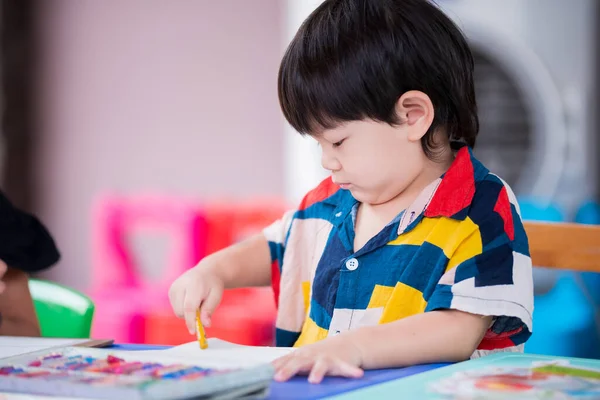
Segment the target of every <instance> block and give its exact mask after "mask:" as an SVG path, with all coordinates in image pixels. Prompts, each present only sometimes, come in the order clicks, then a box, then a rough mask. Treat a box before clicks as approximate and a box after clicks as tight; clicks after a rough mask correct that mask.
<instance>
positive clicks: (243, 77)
mask: <svg viewBox="0 0 600 400" xmlns="http://www.w3.org/2000/svg"><path fill="white" fill-rule="evenodd" d="M319 3H320V1H318V0H251V1H244V0H220V1H209V0H178V1H168V0H120V1H117V0H105V1H98V0H96V1H93V0H84V1H76V0H47V1H42V0H18V1H17V0H14V1H9V0H5V1H3V2H2V10H1V19H2V34H1V35H2V39H1V40H2V42H1V43H2V45H1V46H2V64H1V70H2V89H3V91H2V105H3V108H2V137H1V139H2V143H1V146H0V149H1V154H2V162H1V171H2V188H3V190H4V191H5V192H6V193H7V195H8V197H9V198H10V199H11V200H12V201H13V202H14V203H15V204H16V205H17V206H19V207H21V208H23V209H26V210H28V211H30V212H33V213H35V214H36V215H38V216H39V217H40V218H41V219H42V221H44V223H46V224H47V226H48V228H49V229H50V231H51V232H52V233H53V235H54V236H55V239H56V241H57V243H58V245H59V248H60V250H61V252H62V260H61V261H60V263H59V264H58V265H56V266H55V267H54V268H53V269H51V270H50V271H48V272H47V273H45V274H43V277H44V278H47V279H50V280H53V281H56V282H58V283H60V284H63V285H66V286H69V287H71V288H74V289H76V290H78V291H81V292H83V293H84V294H86V295H87V296H89V297H90V298H91V299H92V300H93V302H94V304H95V316H94V325H93V328H92V335H93V336H95V337H110V338H114V339H115V340H117V341H120V342H131V343H160V344H178V343H184V342H188V341H190V340H193V338H192V337H190V336H189V334H188V333H187V331H186V329H185V327H184V325H183V323H182V322H181V321H179V320H176V319H175V318H174V317H173V316H172V315H171V310H170V308H169V306H168V301H167V298H166V295H167V290H168V287H169V285H170V283H171V282H172V280H173V279H174V278H175V277H176V276H178V275H179V274H180V273H182V272H183V271H185V270H186V269H187V268H189V267H190V266H192V265H194V264H195V263H196V262H197V261H198V260H200V259H201V258H202V257H203V256H205V255H206V254H210V253H211V252H214V251H216V250H218V249H220V248H223V247H225V246H227V245H229V244H231V243H234V242H236V241H238V240H240V239H241V238H243V237H245V236H247V235H249V234H251V233H254V232H257V231H258V230H260V229H261V228H262V227H264V226H266V225H267V224H269V223H270V222H272V221H273V220H275V219H276V218H277V217H278V216H279V215H280V214H281V213H282V212H283V211H284V210H286V209H287V208H288V207H291V206H293V205H294V204H296V202H297V201H298V200H299V198H300V197H301V196H302V195H303V194H304V193H305V192H306V191H307V190H309V189H311V188H312V187H313V186H314V185H315V184H316V183H317V182H318V181H319V180H320V179H322V178H323V177H324V176H326V173H325V171H323V170H322V169H321V168H320V165H319V154H318V148H317V146H315V145H314V144H312V142H311V141H310V139H303V138H301V137H300V136H299V135H297V134H294V132H293V131H292V130H291V129H290V128H289V127H288V126H287V125H286V124H285V121H284V120H283V118H282V116H281V113H280V110H279V106H278V102H277V93H276V76H277V69H278V64H279V61H280V59H281V57H282V55H283V52H284V50H285V47H286V45H287V44H288V43H289V41H290V40H291V38H292V36H293V34H294V33H295V31H296V30H297V28H298V27H299V25H300V23H301V22H302V20H303V19H304V18H306V16H308V14H309V13H310V12H311V11H312V10H313V9H314V8H315V7H316V5H318V4H319ZM437 3H438V4H439V5H440V6H441V7H442V8H443V9H444V10H445V11H446V12H447V13H448V15H449V16H450V17H451V18H453V19H454V20H455V21H456V22H457V23H458V25H459V26H460V27H461V28H462V29H463V30H464V32H465V33H466V34H467V37H468V39H469V41H470V44H471V46H472V50H473V53H474V56H475V60H476V77H475V78H476V89H477V100H478V105H479V112H480V121H481V133H480V139H479V140H478V145H477V148H476V150H475V153H476V155H477V156H478V157H479V158H480V159H482V160H483V161H484V163H485V164H487V166H488V167H489V168H490V169H491V170H493V171H494V172H496V173H497V174H498V175H499V176H501V177H502V178H503V179H505V180H506V181H507V182H508V183H509V184H510V185H511V186H512V188H513V189H514V190H515V192H516V194H517V197H518V199H519V203H520V206H521V211H522V214H523V217H524V218H526V219H532V220H551V221H576V222H581V223H589V224H600V208H599V206H598V200H599V186H600V185H599V173H600V162H599V161H598V160H599V157H598V152H599V151H600V150H599V145H598V143H599V141H598V139H599V134H598V119H597V115H598V111H600V105H599V104H600V103H599V100H600V96H598V89H600V86H599V84H598V82H599V79H598V78H600V74H599V72H598V66H599V63H600V55H599V52H598V51H597V49H598V45H599V43H600V29H599V22H600V7H599V6H598V3H597V1H596V0H570V1H565V0H439V1H438V2H437ZM599 262H600V261H599ZM535 284H536V303H535V304H536V310H535V314H534V327H535V328H534V329H535V330H536V333H534V336H533V338H532V340H531V342H530V343H529V344H528V346H527V351H529V352H536V353H546V354H560V355H570V356H583V357H596V358H597V357H600V338H599V334H598V332H599V329H598V326H599V325H598V321H599V319H598V315H599V314H598V306H599V304H600V290H599V289H600V279H598V276H597V275H595V274H575V273H571V272H564V273H562V272H561V273H557V272H551V271H549V270H544V269H539V270H536V272H535ZM248 304H252V308H251V311H250V312H249V311H248ZM274 312H275V307H274V303H273V296H272V293H271V292H270V290H269V289H268V288H265V289H253V290H236V291H230V292H228V293H227V294H226V296H225V298H224V301H223V305H222V307H221V308H220V309H219V311H218V312H217V314H216V315H215V324H214V325H215V326H214V327H213V328H212V329H211V330H210V331H209V334H211V335H217V336H220V337H222V338H224V339H228V340H232V341H237V342H241V343H247V344H270V343H271V342H272V339H273V318H274ZM539 332H542V333H539Z"/></svg>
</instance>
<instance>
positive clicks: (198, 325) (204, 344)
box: [196, 309, 208, 350]
mask: <svg viewBox="0 0 600 400" xmlns="http://www.w3.org/2000/svg"><path fill="white" fill-rule="evenodd" d="M196 335H197V336H198V344H199V345H200V348H201V349H203V350H204V349H206V348H208V343H207V342H206V335H205V334H204V327H203V326H202V322H200V310H199V309H198V310H197V311H196Z"/></svg>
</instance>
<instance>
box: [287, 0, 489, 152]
mask: <svg viewBox="0 0 600 400" xmlns="http://www.w3.org/2000/svg"><path fill="white" fill-rule="evenodd" d="M473 69H474V63H473V56H472V54H471V51H470V49H469V46H468V44H467V41H466V39H465V37H464V36H463V34H462V33H461V31H460V30H459V28H458V27H457V26H456V25H455V24H454V23H453V22H452V20H450V18H448V17H447V16H446V15H445V14H444V13H443V12H442V11H441V10H440V9H439V8H438V7H437V6H436V5H434V4H432V3H431V2H429V1H427V0H325V1H324V2H323V3H322V4H321V5H320V6H319V7H318V8H317V9H316V10H314V11H313V12H312V14H311V15H310V16H309V17H308V18H307V19H306V21H304V23H303V24H302V26H301V27H300V29H299V30H298V32H297V33H296V35H295V37H294V38H293V40H292V42H291V43H290V45H289V46H288V48H287V51H286V52H285V55H284V56H283V59H282V61H281V65H280V68H279V76H278V94H279V103H280V105H281V109H282V111H283V114H284V115H285V118H286V119H287V121H288V122H289V123H290V125H291V126H292V127H293V128H294V129H296V130H297V131H298V132H300V133H301V134H312V133H313V132H315V131H316V130H318V129H319V128H322V129H331V128H334V127H335V126H336V125H338V124H339V123H343V122H347V121H357V120H362V119H366V118H369V119H373V120H376V121H380V122H386V123H389V124H391V125H396V124H400V123H401V122H402V121H400V120H399V118H398V116H397V115H396V112H395V107H396V103H397V101H398V99H399V98H400V96H402V94H404V93H406V92H407V91H409V90H418V91H421V92H423V93H425V94H427V95H428V96H429V98H430V99H431V102H432V103H433V106H434V119H433V123H432V125H431V127H430V129H429V130H428V132H427V133H426V134H425V135H424V136H423V139H422V146H423V151H424V152H425V154H427V155H428V156H429V157H432V156H433V150H434V147H435V146H434V145H435V142H434V137H433V134H434V132H435V131H436V130H437V129H438V128H440V127H442V128H445V130H446V133H447V135H448V138H449V140H450V141H451V142H454V141H458V142H462V143H465V144H467V145H469V146H471V147H473V146H474V145H475V139H476V137H477V133H478V131H479V120H478V117H477V106H476V102H475V89H474V83H473Z"/></svg>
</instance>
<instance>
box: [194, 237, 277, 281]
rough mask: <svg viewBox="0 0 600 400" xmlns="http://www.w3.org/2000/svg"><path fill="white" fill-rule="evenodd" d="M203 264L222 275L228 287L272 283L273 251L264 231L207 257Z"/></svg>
mask: <svg viewBox="0 0 600 400" xmlns="http://www.w3.org/2000/svg"><path fill="white" fill-rule="evenodd" d="M202 265H205V266H206V268H208V269H210V270H211V272H213V273H214V274H215V275H217V276H218V277H219V278H221V279H222V281H223V283H224V284H225V288H226V289H233V288H239V287H248V286H268V285H269V284H270V283H271V253H270V250H269V243H268V241H267V239H266V238H265V236H264V235H263V234H262V233H260V234H257V235H254V236H252V237H250V238H248V239H246V240H244V241H242V242H240V243H237V244H234V245H233V246H230V247H227V248H226V249H223V250H221V251H218V252H216V253H214V254H211V255H209V256H207V257H206V258H205V259H204V260H203V263H202Z"/></svg>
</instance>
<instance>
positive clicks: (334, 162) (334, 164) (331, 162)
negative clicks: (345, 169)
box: [321, 151, 342, 172]
mask: <svg viewBox="0 0 600 400" xmlns="http://www.w3.org/2000/svg"><path fill="white" fill-rule="evenodd" d="M321 166H322V167H323V168H325V169H326V170H328V171H332V172H333V171H339V170H340V169H341V168H342V165H341V164H340V162H339V161H338V159H337V158H335V157H332V156H331V155H328V154H327V152H326V151H323V152H322V153H321Z"/></svg>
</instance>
